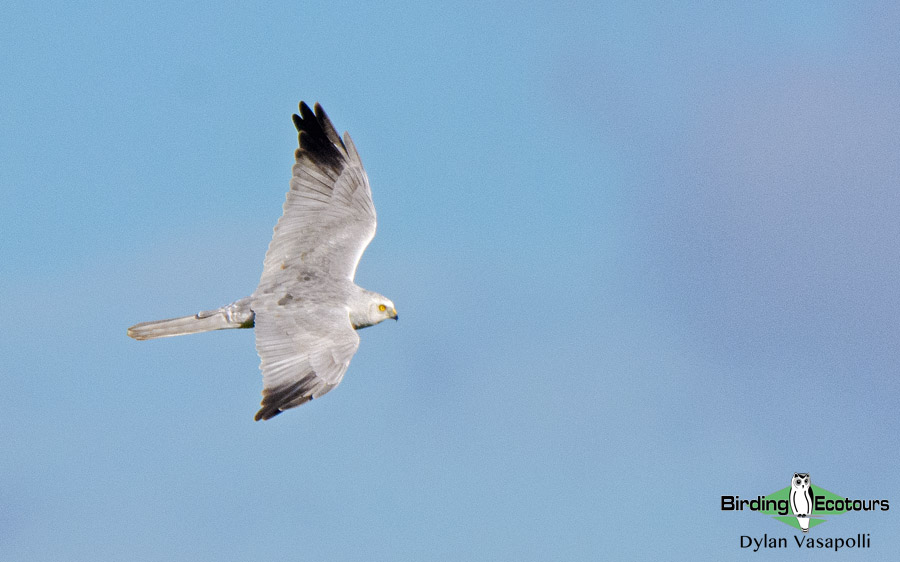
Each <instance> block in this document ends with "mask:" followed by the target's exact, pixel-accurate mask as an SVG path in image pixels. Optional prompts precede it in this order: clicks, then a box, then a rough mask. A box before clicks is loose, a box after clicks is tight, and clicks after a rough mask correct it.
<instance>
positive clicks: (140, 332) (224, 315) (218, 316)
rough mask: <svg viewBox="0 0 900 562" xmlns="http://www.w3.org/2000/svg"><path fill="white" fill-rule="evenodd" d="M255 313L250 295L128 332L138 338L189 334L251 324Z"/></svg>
mask: <svg viewBox="0 0 900 562" xmlns="http://www.w3.org/2000/svg"><path fill="white" fill-rule="evenodd" d="M253 320H254V314H253V311H252V310H251V309H250V298H249V297H248V298H244V299H241V300H239V301H236V302H233V303H231V304H229V305H228V306H223V307H222V308H217V309H216V310H205V311H203V312H198V313H197V314H194V315H192V316H182V317H181V318H171V319H169V320H155V321H153V322H141V323H140V324H135V325H134V326H132V327H130V328H128V335H129V336H130V337H132V338H134V339H136V340H152V339H155V338H168V337H171V336H183V335H186V334H199V333H200V332H211V331H212V330H227V329H231V328H252V327H253Z"/></svg>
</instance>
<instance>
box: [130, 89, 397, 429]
mask: <svg viewBox="0 0 900 562" xmlns="http://www.w3.org/2000/svg"><path fill="white" fill-rule="evenodd" d="M294 124H295V125H296V127H297V131H298V134H299V144H300V148H298V149H297V151H296V152H295V157H296V163H295V164H294V167H293V178H292V179H291V188H290V190H289V191H288V194H287V198H286V201H285V203H284V213H283V215H282V217H281V219H279V221H278V224H277V225H276V226H275V232H274V235H273V237H272V242H271V243H270V244H269V250H268V252H267V253H266V258H265V262H264V264H263V273H262V276H261V277H260V281H259V285H258V286H257V288H256V290H255V291H254V292H253V294H252V295H251V296H249V297H245V298H242V299H240V300H237V301H235V302H233V303H231V304H229V305H227V306H223V307H221V308H219V309H216V310H210V311H204V312H199V313H197V314H195V315H192V316H184V317H181V318H174V319H171V320H159V321H155V322H143V323H141V324H136V325H135V326H132V327H131V328H129V329H128V335H129V336H131V337H133V338H135V339H138V340H144V339H154V338H161V337H168V336H177V335H184V334H193V333H198V332H207V331H211V330H222V329H231V328H254V329H255V330H256V349H257V352H258V353H259V356H260V361H261V363H260V368H261V369H262V372H263V401H262V408H261V409H260V410H259V412H257V414H256V419H257V420H260V419H269V418H271V417H273V416H276V415H278V414H279V413H281V412H282V411H284V410H286V409H288V408H292V407H294V406H299V405H301V404H303V403H305V402H308V401H309V400H312V399H313V398H318V397H319V396H322V395H323V394H325V393H326V392H328V391H329V390H331V389H332V388H334V387H335V386H337V385H338V384H339V383H340V382H341V379H342V378H343V376H344V373H345V372H346V370H347V367H348V366H349V364H350V359H351V358H352V357H353V355H354V354H355V353H356V349H357V347H358V346H359V336H358V335H357V334H356V330H357V329H360V328H364V327H367V326H372V325H374V324H377V323H379V322H381V321H383V320H386V319H388V318H393V319H396V318H397V311H396V308H395V307H394V304H393V303H392V302H391V301H390V300H389V299H387V298H386V297H383V296H381V295H379V294H378V293H373V292H371V291H366V290H365V289H363V288H361V287H359V286H358V285H356V284H355V283H354V282H353V277H354V276H355V274H356V266H357V264H358V263H359V259H360V257H361V256H362V254H363V251H365V248H366V246H367V245H368V244H369V242H370V241H371V240H372V237H373V236H374V235H375V223H376V221H375V207H374V205H373V203H372V193H371V190H370V188H369V181H368V178H367V177H366V173H365V171H364V170H363V167H362V162H361V161H360V159H359V154H358V153H357V152H356V147H355V146H354V145H353V141H352V140H350V136H349V135H348V134H346V133H345V134H344V139H343V140H341V138H340V137H339V136H338V134H337V131H336V130H335V129H334V126H333V125H332V124H331V121H330V120H329V119H328V116H327V115H326V114H325V112H324V111H323V110H322V107H321V106H320V105H319V104H316V105H315V111H312V110H310V108H309V107H308V106H307V105H306V104H305V103H303V102H301V103H300V115H294Z"/></svg>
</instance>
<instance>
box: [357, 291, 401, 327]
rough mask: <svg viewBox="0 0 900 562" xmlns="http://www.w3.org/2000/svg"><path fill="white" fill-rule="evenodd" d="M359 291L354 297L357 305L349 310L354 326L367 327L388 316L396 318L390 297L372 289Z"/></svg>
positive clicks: (395, 310)
mask: <svg viewBox="0 0 900 562" xmlns="http://www.w3.org/2000/svg"><path fill="white" fill-rule="evenodd" d="M360 291H361V293H360V294H359V295H358V297H357V299H355V300H356V303H357V306H353V307H352V308H351V312H350V322H351V323H352V324H353V327H354V328H356V329H357V330H358V329H360V328H367V327H369V326H374V325H375V324H378V323H379V322H384V321H385V320H387V319H389V318H392V319H394V320H396V319H397V318H398V316H397V308H396V307H395V306H394V303H393V302H391V299H389V298H387V297H385V296H383V295H379V294H378V293H373V292H372V291H365V290H362V289H361V290H360Z"/></svg>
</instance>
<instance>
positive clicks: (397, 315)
mask: <svg viewBox="0 0 900 562" xmlns="http://www.w3.org/2000/svg"><path fill="white" fill-rule="evenodd" d="M391 318H393V319H394V320H400V315H399V314H397V309H396V308H395V309H394V313H393V314H392V315H391Z"/></svg>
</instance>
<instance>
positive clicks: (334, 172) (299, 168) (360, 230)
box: [260, 102, 375, 285]
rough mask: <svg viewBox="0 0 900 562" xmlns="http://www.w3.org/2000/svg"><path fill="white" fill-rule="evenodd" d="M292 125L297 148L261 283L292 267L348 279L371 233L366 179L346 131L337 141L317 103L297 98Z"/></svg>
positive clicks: (372, 211) (372, 213)
mask: <svg viewBox="0 0 900 562" xmlns="http://www.w3.org/2000/svg"><path fill="white" fill-rule="evenodd" d="M294 125H295V126H296V127H297V131H298V141H299V143H300V148H298V149H297V151H296V152H295V157H296V163H295V164H294V168H293V177H292V178H291V188H290V190H289V191H288V194H287V199H286V200H285V202H284V213H283V214H282V216H281V218H280V219H279V220H278V224H276V225H275V234H274V236H273V237H272V241H271V242H270V243H269V250H268V252H266V260H265V263H264V266H263V273H262V277H261V278H260V285H263V284H266V283H267V282H276V283H277V281H278V280H279V276H280V275H283V271H284V270H285V269H288V268H290V267H291V266H297V267H302V268H303V269H312V270H316V271H319V272H321V273H322V274H323V276H331V277H345V278H348V279H351V280H352V279H353V276H354V275H355V274H356V265H357V264H358V263H359V258H360V257H362V254H363V251H365V249H366V246H368V245H369V242H371V241H372V237H373V236H375V205H374V204H373V203H372V191H371V189H370V188H369V179H368V178H367V177H366V172H365V170H363V166H362V162H361V161H360V159H359V154H358V153H357V152H356V147H355V146H354V145H353V141H352V140H351V139H350V135H349V134H347V133H344V139H343V140H341V137H340V136H339V135H338V133H337V131H336V130H335V128H334V125H332V124H331V120H329V119H328V116H327V115H326V114H325V111H324V110H323V109H322V106H320V105H319V104H318V103H317V104H315V112H313V110H311V109H310V108H309V106H308V105H306V104H305V103H303V102H300V115H294Z"/></svg>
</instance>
